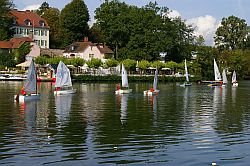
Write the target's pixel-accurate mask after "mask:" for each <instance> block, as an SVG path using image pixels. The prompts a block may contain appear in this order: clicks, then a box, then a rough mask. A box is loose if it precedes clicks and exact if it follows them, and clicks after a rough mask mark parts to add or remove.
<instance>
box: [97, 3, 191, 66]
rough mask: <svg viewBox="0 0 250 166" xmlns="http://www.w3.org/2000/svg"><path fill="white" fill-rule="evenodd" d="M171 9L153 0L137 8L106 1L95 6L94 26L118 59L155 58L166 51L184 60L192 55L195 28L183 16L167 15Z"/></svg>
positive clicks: (170, 57) (173, 58)
mask: <svg viewBox="0 0 250 166" xmlns="http://www.w3.org/2000/svg"><path fill="white" fill-rule="evenodd" d="M168 11H169V9H168V8H166V7H159V6H158V5H157V3H152V2H150V3H149V4H148V5H146V6H145V7H142V8H138V7H136V6H130V5H127V4H126V3H124V2H120V1H119V0H112V1H105V2H104V3H103V4H102V5H101V6H100V7H99V8H97V9H96V16H95V19H96V20H97V21H96V24H95V25H94V26H97V27H99V29H100V30H101V32H100V33H101V34H102V35H103V36H104V39H105V41H106V42H107V45H108V46H110V47H111V48H112V50H116V51H115V53H116V59H119V60H124V59H134V60H138V61H140V60H148V61H156V60H159V58H160V53H162V52H166V53H167V54H168V56H167V57H168V59H169V60H176V61H182V60H183V59H184V58H187V57H188V58H190V55H191V48H192V47H190V45H191V44H192V43H193V40H194V37H193V35H192V32H193V29H192V28H191V27H189V26H186V24H185V23H184V22H183V21H182V20H181V19H175V20H172V19H170V18H168V17H167V16H165V15H164V13H166V12H168ZM96 29H97V28H96Z"/></svg>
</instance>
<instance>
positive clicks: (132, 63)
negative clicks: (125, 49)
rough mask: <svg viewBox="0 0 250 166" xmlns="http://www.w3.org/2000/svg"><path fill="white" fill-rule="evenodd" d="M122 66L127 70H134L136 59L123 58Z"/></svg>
mask: <svg viewBox="0 0 250 166" xmlns="http://www.w3.org/2000/svg"><path fill="white" fill-rule="evenodd" d="M122 63H123V64H124V67H125V68H126V69H127V70H128V71H129V72H131V71H135V69H136V61H135V60H131V59H125V60H124V61H123V62H122Z"/></svg>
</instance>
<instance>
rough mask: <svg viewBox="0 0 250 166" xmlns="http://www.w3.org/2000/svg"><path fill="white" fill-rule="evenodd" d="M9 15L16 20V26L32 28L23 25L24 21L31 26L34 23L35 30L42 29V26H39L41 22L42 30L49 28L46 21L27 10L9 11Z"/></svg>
mask: <svg viewBox="0 0 250 166" xmlns="http://www.w3.org/2000/svg"><path fill="white" fill-rule="evenodd" d="M10 14H11V15H12V16H13V17H14V18H16V24H17V25H18V26H24V27H32V26H33V25H26V23H25V20H30V22H31V24H33V23H34V27H35V28H42V26H41V25H40V21H43V22H44V23H45V24H44V26H43V28H49V26H48V24H47V22H46V20H45V19H43V18H42V17H41V16H39V15H38V14H37V13H35V12H32V11H29V10H26V11H18V10H11V11H10Z"/></svg>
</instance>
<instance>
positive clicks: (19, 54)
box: [13, 42, 31, 63]
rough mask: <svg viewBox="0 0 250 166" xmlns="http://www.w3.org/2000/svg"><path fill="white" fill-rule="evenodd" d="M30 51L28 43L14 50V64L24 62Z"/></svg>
mask: <svg viewBox="0 0 250 166" xmlns="http://www.w3.org/2000/svg"><path fill="white" fill-rule="evenodd" d="M30 50H31V45H30V42H24V43H23V44H22V45H21V46H20V47H19V48H17V49H15V50H14V51H13V52H14V55H15V58H16V63H23V62H25V57H26V55H27V54H28V53H29V52H30Z"/></svg>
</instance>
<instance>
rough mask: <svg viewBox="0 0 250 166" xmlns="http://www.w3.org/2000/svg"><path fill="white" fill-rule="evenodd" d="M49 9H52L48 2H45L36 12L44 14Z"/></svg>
mask: <svg viewBox="0 0 250 166" xmlns="http://www.w3.org/2000/svg"><path fill="white" fill-rule="evenodd" d="M48 9H50V7H49V4H48V3H47V2H43V3H42V4H41V6H40V7H39V9H37V11H36V13H37V14H39V15H40V16H43V14H44V12H45V11H46V10H48Z"/></svg>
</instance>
